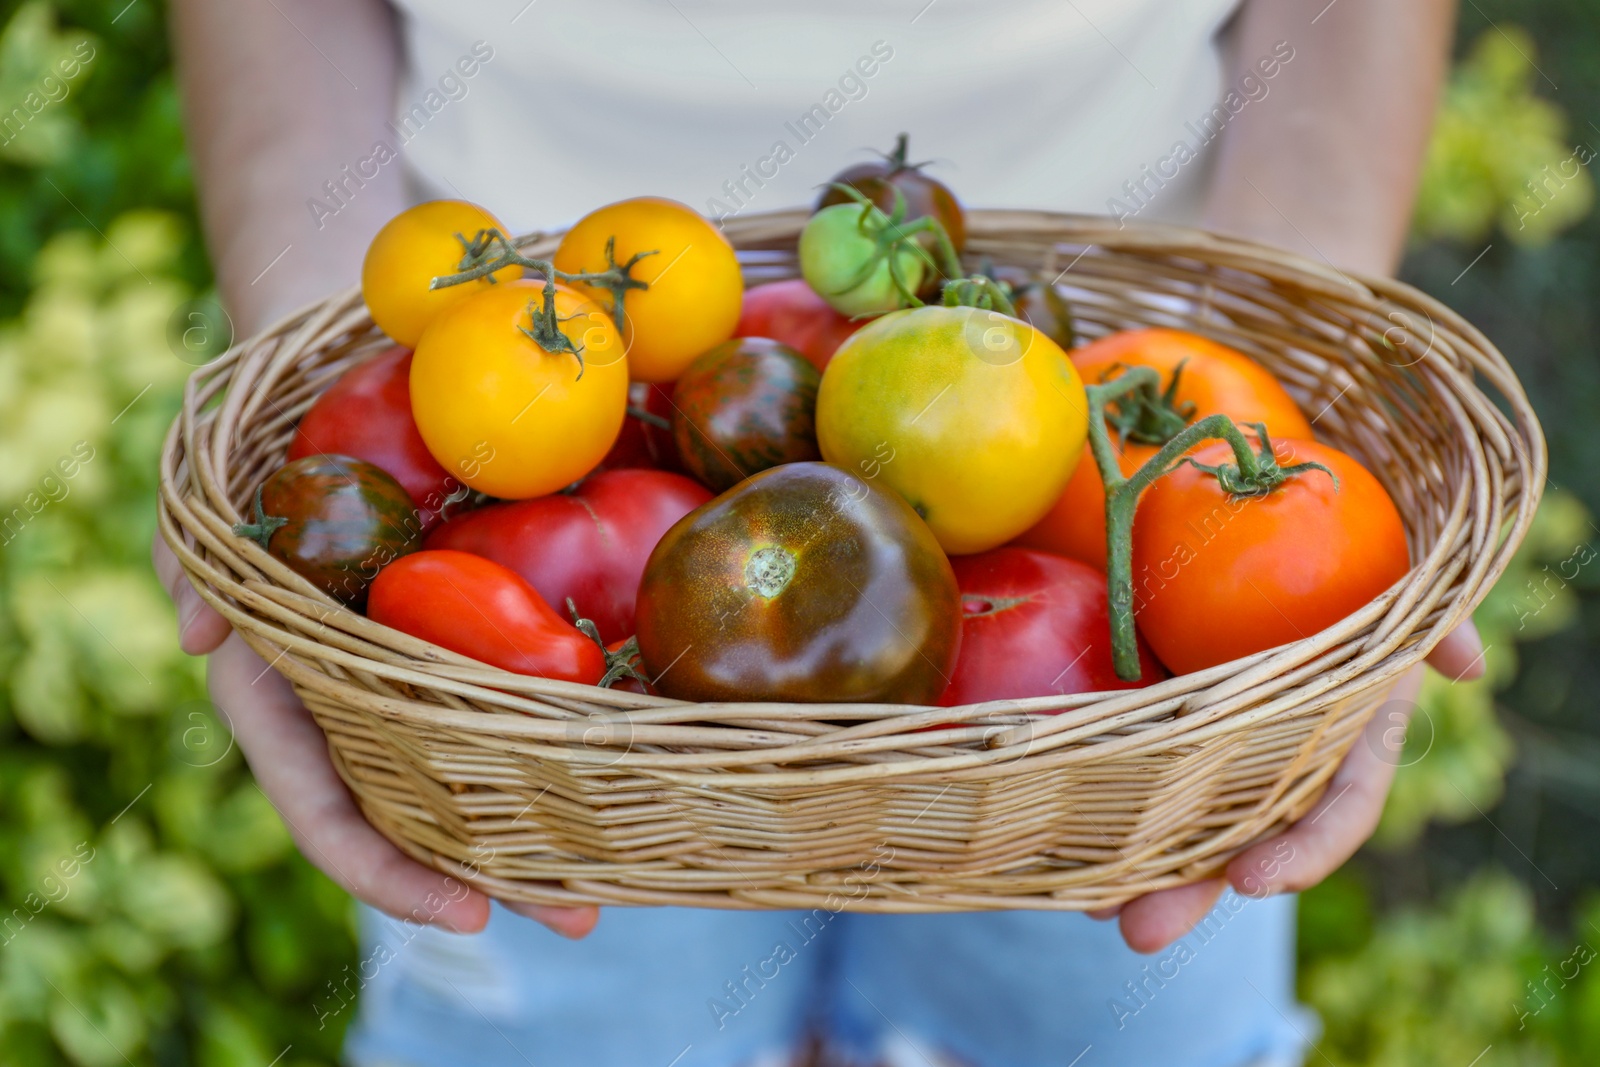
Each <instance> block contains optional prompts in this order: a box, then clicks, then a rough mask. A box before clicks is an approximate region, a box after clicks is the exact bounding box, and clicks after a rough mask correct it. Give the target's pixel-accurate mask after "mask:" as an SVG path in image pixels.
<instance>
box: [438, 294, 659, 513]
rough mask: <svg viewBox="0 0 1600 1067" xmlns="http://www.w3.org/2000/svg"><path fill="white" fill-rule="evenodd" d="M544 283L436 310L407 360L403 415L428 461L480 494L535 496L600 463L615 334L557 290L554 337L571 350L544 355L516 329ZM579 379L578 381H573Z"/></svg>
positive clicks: (618, 408) (616, 412)
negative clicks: (413, 423)
mask: <svg viewBox="0 0 1600 1067" xmlns="http://www.w3.org/2000/svg"><path fill="white" fill-rule="evenodd" d="M543 300H544V284H543V283H542V282H534V281H514V282H505V283H502V284H500V285H496V286H493V287H492V288H489V289H485V290H482V291H480V292H478V293H476V294H474V295H473V296H471V297H469V298H468V299H466V300H463V301H460V302H459V303H457V304H455V305H454V306H453V307H450V308H447V309H446V310H445V311H444V313H443V314H441V315H440V316H439V317H438V318H437V319H436V320H434V322H433V324H432V325H431V326H429V327H428V329H427V330H426V331H425V332H424V333H423V335H422V340H421V341H420V342H418V344H417V351H416V354H415V355H414V356H413V357H412V360H411V412H412V414H413V415H414V416H415V417H416V420H417V429H418V430H419V431H421V433H422V440H423V442H424V443H425V444H426V445H427V446H428V451H429V452H432V453H433V456H434V458H435V459H437V460H438V461H439V463H440V464H441V465H442V466H443V467H444V468H445V470H447V471H449V472H450V473H451V474H454V475H455V476H456V477H458V478H460V479H461V480H462V481H463V482H465V483H466V484H467V485H469V486H471V487H472V488H474V489H477V490H479V491H481V492H484V493H488V494H489V495H490V496H496V497H501V498H504V499H522V498H525V497H534V496H544V495H545V494H547V493H553V492H555V491H556V490H558V489H562V488H564V487H566V486H568V485H571V484H572V483H573V482H575V481H577V480H578V479H580V478H582V477H583V476H584V475H586V474H588V473H589V472H590V471H591V470H593V469H594V467H595V465H596V464H598V463H599V462H600V460H601V459H603V458H604V457H605V454H606V453H607V452H608V451H609V450H610V449H611V445H612V443H613V442H615V441H616V439H617V433H618V432H619V431H620V430H621V429H622V420H623V418H624V416H625V414H626V410H627V405H628V365H627V360H626V358H624V355H623V345H622V338H621V336H620V335H619V334H618V333H617V328H616V326H615V325H614V324H613V323H612V321H611V317H610V316H609V315H608V314H606V312H605V311H603V310H601V308H600V306H599V305H598V304H596V303H595V302H594V301H592V300H590V299H588V298H587V297H585V296H583V295H582V294H580V293H576V292H573V291H572V290H571V289H568V288H566V287H564V286H557V287H556V299H555V309H556V314H557V316H558V317H559V318H560V320H561V324H560V325H561V330H562V332H563V333H565V334H566V335H567V336H568V337H569V338H570V339H571V340H572V341H573V343H574V344H575V345H577V346H581V349H582V352H581V355H582V365H581V367H580V363H579V359H578V357H577V356H574V355H573V354H572V353H570V352H549V351H546V350H545V349H544V348H542V347H541V346H540V345H539V344H538V343H537V342H535V341H534V340H533V338H532V337H530V336H528V334H527V333H526V332H524V331H526V330H531V329H533V320H532V313H533V311H535V310H537V309H539V308H541V307H542V306H543ZM580 371H581V374H580Z"/></svg>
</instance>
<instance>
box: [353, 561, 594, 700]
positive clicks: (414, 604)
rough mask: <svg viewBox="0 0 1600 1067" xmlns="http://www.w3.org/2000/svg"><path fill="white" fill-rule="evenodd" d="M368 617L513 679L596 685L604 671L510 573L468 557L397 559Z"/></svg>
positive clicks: (377, 588) (590, 645)
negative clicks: (514, 676) (531, 677)
mask: <svg viewBox="0 0 1600 1067" xmlns="http://www.w3.org/2000/svg"><path fill="white" fill-rule="evenodd" d="M367 616H368V617H369V618H371V619H372V621H374V622H378V623H382V624H383V625H385V626H390V627H393V628H394V629H396V630H399V631H401V632H402V633H407V634H410V635H411V636H412V637H418V638H421V639H422V640H424V641H428V642H431V643H433V644H435V645H438V646H439V647H440V648H448V649H449V650H450V651H452V652H459V653H460V654H461V655H463V656H470V657H471V658H473V659H475V660H479V661H481V662H483V663H487V664H490V665H491V666H494V667H500V668H501V669H503V670H508V671H513V672H515V673H517V674H532V675H536V676H538V677H540V678H555V679H558V680H560V681H565V682H582V683H583V684H585V685H594V684H595V683H596V682H598V681H599V680H600V678H601V676H602V675H603V674H605V670H606V657H605V653H604V652H602V651H601V649H600V646H599V645H597V644H595V643H594V642H593V641H591V640H589V639H588V638H587V637H585V636H584V635H583V634H581V633H579V632H578V629H577V627H575V626H573V625H572V624H571V623H569V622H567V621H566V620H565V619H563V618H562V617H561V616H560V615H558V614H556V612H555V609H553V608H551V607H550V605H549V604H547V603H545V601H544V598H543V597H541V596H540V595H539V594H538V593H537V592H535V591H534V589H533V587H532V586H530V585H529V584H528V583H527V582H525V581H523V580H522V578H521V577H520V576H519V575H517V573H516V572H515V571H512V570H509V569H507V568H505V567H502V566H500V564H498V563H495V562H493V561H491V560H487V559H484V558H482V557H481V556H474V555H470V554H469V553H466V552H415V553H412V554H411V555H409V556H402V557H401V558H400V559H397V560H395V561H394V562H393V563H391V564H389V565H388V566H387V567H385V568H384V569H383V570H381V571H379V572H378V577H377V578H376V579H375V580H374V581H373V583H372V591H371V593H370V594H369V595H368V598H367Z"/></svg>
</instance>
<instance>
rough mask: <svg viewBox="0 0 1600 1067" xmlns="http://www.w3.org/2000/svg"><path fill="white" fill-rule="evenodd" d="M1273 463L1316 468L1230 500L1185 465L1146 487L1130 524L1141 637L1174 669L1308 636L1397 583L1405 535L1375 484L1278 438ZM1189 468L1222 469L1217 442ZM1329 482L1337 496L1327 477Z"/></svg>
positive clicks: (1210, 478)
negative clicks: (1265, 490)
mask: <svg viewBox="0 0 1600 1067" xmlns="http://www.w3.org/2000/svg"><path fill="white" fill-rule="evenodd" d="M1273 452H1274V454H1275V455H1276V456H1277V458H1278V462H1279V463H1280V464H1283V465H1288V464H1291V463H1320V464H1322V465H1323V466H1325V467H1327V468H1328V470H1330V471H1332V472H1333V477H1330V476H1329V475H1328V474H1326V473H1324V472H1323V471H1320V470H1307V471H1302V472H1301V473H1298V474H1294V475H1291V476H1290V477H1289V478H1288V479H1287V480H1286V481H1284V482H1283V483H1282V484H1281V485H1279V486H1278V487H1277V488H1275V489H1273V490H1272V491H1271V492H1269V493H1266V494H1264V495H1259V496H1230V495H1229V494H1228V493H1226V492H1224V491H1223V489H1222V487H1221V485H1220V484H1219V483H1218V480H1217V478H1216V476H1215V475H1213V474H1210V473H1207V472H1205V471H1202V470H1199V469H1198V468H1196V467H1195V466H1193V465H1192V464H1191V463H1188V462H1186V463H1184V464H1182V465H1181V466H1179V467H1178V468H1177V469H1176V470H1174V471H1172V472H1171V473H1169V474H1167V475H1165V476H1163V477H1161V478H1159V479H1157V480H1156V482H1155V483H1154V484H1153V485H1151V486H1150V488H1149V489H1147V490H1145V493H1144V496H1143V497H1141V498H1140V500H1139V509H1138V511H1137V513H1136V514H1135V516H1134V520H1133V594H1134V609H1135V614H1136V616H1137V618H1138V621H1139V628H1140V629H1141V630H1142V631H1143V632H1144V635H1145V638H1146V639H1147V640H1148V641H1149V642H1150V647H1151V648H1153V649H1154V650H1155V653H1156V655H1157V656H1158V657H1159V658H1160V659H1161V662H1162V663H1165V664H1166V665H1167V666H1168V667H1170V668H1171V669H1172V670H1173V671H1175V672H1177V673H1179V674H1188V673H1190V672H1192V671H1198V670H1202V669H1204V668H1206V667H1211V666H1215V665H1216V664H1218V663H1225V662H1227V661H1228V660H1231V659H1238V658H1239V657H1241V656H1248V655H1250V654H1251V653H1254V652H1260V651H1263V650H1265V649H1269V648H1275V647H1277V646H1278V645H1284V644H1288V643H1289V642H1291V641H1295V640H1299V639H1301V638H1306V637H1310V636H1312V635H1313V634H1315V633H1317V632H1318V631H1320V630H1323V629H1326V628H1327V627H1329V626H1331V625H1333V624H1334V623H1336V622H1338V621H1339V620H1340V619H1343V618H1344V617H1346V616H1347V615H1349V614H1350V613H1351V612H1353V611H1356V610H1357V609H1359V608H1361V607H1363V606H1365V605H1366V604H1368V603H1369V602H1371V601H1372V600H1373V599H1374V598H1376V597H1377V596H1379V595H1380V594H1382V593H1383V592H1384V591H1385V590H1386V589H1388V588H1389V587H1390V586H1392V585H1393V584H1394V583H1395V582H1397V581H1399V580H1400V579H1401V578H1403V577H1404V576H1405V573H1406V570H1407V569H1408V568H1409V566H1410V563H1409V556H1408V553H1407V549H1406V533H1405V527H1404V525H1403V524H1402V523H1401V521H1400V514H1399V512H1398V511H1397V510H1396V509H1395V506H1394V502H1393V501H1392V500H1391V499H1390V498H1389V494H1388V493H1386V492H1385V491H1384V489H1383V486H1382V485H1381V484H1380V483H1379V482H1378V479H1377V478H1375V477H1373V476H1372V474H1371V473H1370V472H1369V471H1368V470H1367V469H1366V468H1365V467H1363V466H1362V465H1361V464H1360V463H1357V462H1356V461H1355V460H1354V459H1352V458H1351V457H1350V456H1348V455H1346V454H1344V453H1343V452H1339V451H1336V450H1335V449H1332V448H1329V447H1327V446H1326V445H1320V444H1317V443H1316V442H1314V441H1287V440H1285V441H1277V442H1275V446H1274V449H1273ZM1190 459H1192V461H1193V463H1200V464H1204V465H1207V466H1215V465H1217V464H1221V463H1232V462H1233V459H1234V455H1233V450H1232V449H1231V448H1230V447H1229V446H1228V445H1227V444H1226V443H1225V442H1221V441H1217V442H1213V443H1210V444H1207V445H1205V446H1204V447H1202V448H1200V449H1197V450H1196V451H1195V452H1193V453H1191V455H1190ZM1335 477H1336V478H1337V479H1338V485H1337V488H1336V487H1335V483H1334V478H1335Z"/></svg>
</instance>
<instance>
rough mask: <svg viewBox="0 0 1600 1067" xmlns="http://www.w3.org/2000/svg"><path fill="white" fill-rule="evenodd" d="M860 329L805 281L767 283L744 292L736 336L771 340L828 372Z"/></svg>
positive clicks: (795, 279) (859, 325)
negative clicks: (780, 343) (841, 346)
mask: <svg viewBox="0 0 1600 1067" xmlns="http://www.w3.org/2000/svg"><path fill="white" fill-rule="evenodd" d="M860 328H861V323H859V322H852V321H850V320H849V319H848V318H846V317H845V316H843V315H841V314H839V313H838V312H837V311H835V310H833V308H832V306H831V305H829V303H828V302H827V301H826V300H824V299H822V297H820V296H818V295H817V294H816V291H815V290H814V289H812V288H811V286H809V285H807V284H806V280H805V279H804V278H789V279H786V280H784V281H781V282H767V283H766V284H765V285H757V286H753V287H751V288H749V289H746V290H745V293H744V310H743V311H741V312H740V313H739V325H738V326H736V327H734V330H733V335H734V336H735V337H770V338H772V339H773V340H774V341H781V342H783V343H784V344H786V345H788V346H789V347H790V348H792V349H794V350H795V351H797V352H799V353H800V354H801V355H802V356H805V357H806V358H807V359H809V360H810V361H811V365H812V366H814V367H816V368H817V370H819V371H822V370H826V369H827V367H828V360H830V359H832V358H833V354H834V352H836V351H837V350H838V348H839V346H840V345H842V344H844V342H845V340H846V339H847V338H849V336H850V335H851V334H853V333H855V332H856V331H857V330H858V329H860Z"/></svg>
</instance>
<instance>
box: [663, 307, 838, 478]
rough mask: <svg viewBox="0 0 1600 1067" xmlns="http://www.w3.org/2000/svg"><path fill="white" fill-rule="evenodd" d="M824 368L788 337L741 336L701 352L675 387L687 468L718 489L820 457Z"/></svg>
mask: <svg viewBox="0 0 1600 1067" xmlns="http://www.w3.org/2000/svg"><path fill="white" fill-rule="evenodd" d="M821 383H822V375H820V374H818V373H817V369H816V368H815V367H813V366H812V365H811V364H810V363H808V362H807V361H806V360H805V358H804V357H803V356H801V355H800V353H798V352H796V351H795V350H794V349H792V348H790V347H789V346H788V345H784V344H780V343H778V342H777V341H773V340H769V339H768V338H765V337H740V338H735V339H734V340H732V341H728V342H726V343H724V344H720V345H718V346H717V347H715V348H713V349H711V351H709V352H707V353H705V355H703V356H701V357H700V358H699V359H697V360H695V361H694V363H693V364H691V365H690V367H689V369H688V370H686V371H684V372H683V376H682V377H681V378H679V379H678V383H677V385H676V386H674V387H673V390H672V405H673V411H672V437H673V440H674V441H675V442H676V443H677V446H678V456H679V458H681V459H682V460H683V465H684V466H685V467H686V468H688V471H689V473H690V474H692V475H694V476H695V477H696V478H698V479H699V480H700V481H702V482H704V483H705V484H706V485H708V486H710V487H711V488H712V490H714V491H716V492H719V493H720V492H721V491H723V490H724V489H730V488H732V487H733V486H734V485H736V484H738V483H739V482H741V481H743V480H744V479H745V478H748V477H749V476H750V475H752V474H755V473H757V472H759V471H764V470H766V469H767V468H769V467H776V466H778V465H780V464H783V463H800V462H803V461H806V460H815V459H820V458H821V455H822V454H821V453H820V452H819V451H818V450H817V426H816V411H817V387H818V386H819V385H821Z"/></svg>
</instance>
